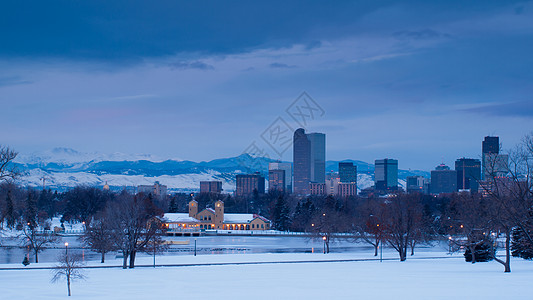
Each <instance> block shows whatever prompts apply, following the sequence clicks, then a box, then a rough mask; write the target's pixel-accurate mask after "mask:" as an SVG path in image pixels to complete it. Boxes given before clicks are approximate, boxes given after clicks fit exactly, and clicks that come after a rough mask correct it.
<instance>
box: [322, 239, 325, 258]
mask: <svg viewBox="0 0 533 300" xmlns="http://www.w3.org/2000/svg"><path fill="white" fill-rule="evenodd" d="M322 239H323V240H324V254H326V236H323V237H322Z"/></svg>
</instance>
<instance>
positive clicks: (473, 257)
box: [468, 245, 476, 264]
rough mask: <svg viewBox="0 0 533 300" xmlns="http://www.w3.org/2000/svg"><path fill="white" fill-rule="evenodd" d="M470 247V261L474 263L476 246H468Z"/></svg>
mask: <svg viewBox="0 0 533 300" xmlns="http://www.w3.org/2000/svg"><path fill="white" fill-rule="evenodd" d="M468 248H470V253H471V254H472V263H473V264H475V263H476V246H475V245H474V247H468Z"/></svg>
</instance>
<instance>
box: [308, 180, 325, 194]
mask: <svg viewBox="0 0 533 300" xmlns="http://www.w3.org/2000/svg"><path fill="white" fill-rule="evenodd" d="M309 194H311V195H327V194H328V193H327V189H326V184H325V183H317V182H310V183H309Z"/></svg>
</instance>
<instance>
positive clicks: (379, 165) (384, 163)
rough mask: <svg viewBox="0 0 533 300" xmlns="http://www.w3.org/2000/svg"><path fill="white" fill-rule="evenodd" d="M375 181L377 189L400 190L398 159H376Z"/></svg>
mask: <svg viewBox="0 0 533 300" xmlns="http://www.w3.org/2000/svg"><path fill="white" fill-rule="evenodd" d="M374 172H375V173H374V182H375V188H376V190H380V191H394V190H398V160H396V159H390V158H385V159H378V160H376V161H375V171H374Z"/></svg>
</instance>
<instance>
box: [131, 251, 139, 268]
mask: <svg viewBox="0 0 533 300" xmlns="http://www.w3.org/2000/svg"><path fill="white" fill-rule="evenodd" d="M135 254H137V253H136V251H131V253H130V267H129V268H130V269H133V268H135Z"/></svg>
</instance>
